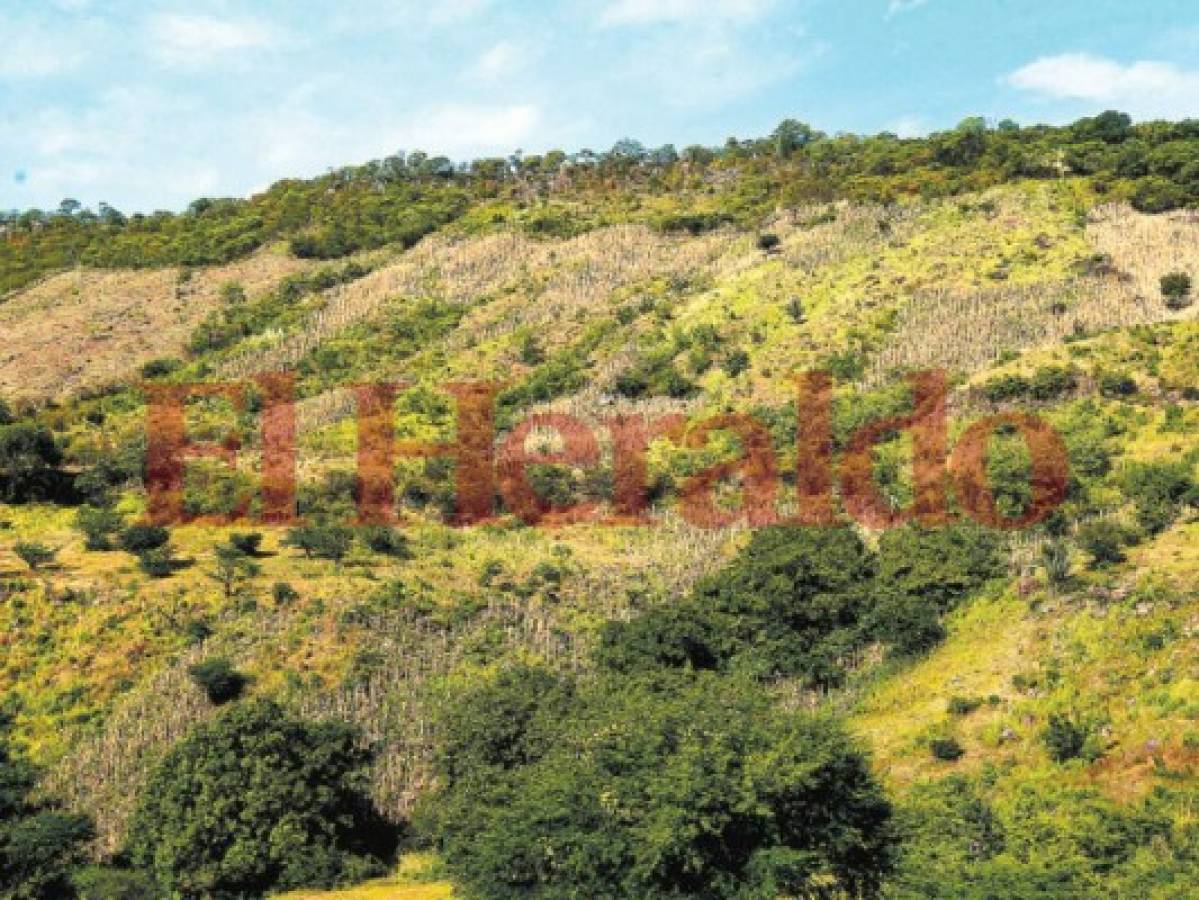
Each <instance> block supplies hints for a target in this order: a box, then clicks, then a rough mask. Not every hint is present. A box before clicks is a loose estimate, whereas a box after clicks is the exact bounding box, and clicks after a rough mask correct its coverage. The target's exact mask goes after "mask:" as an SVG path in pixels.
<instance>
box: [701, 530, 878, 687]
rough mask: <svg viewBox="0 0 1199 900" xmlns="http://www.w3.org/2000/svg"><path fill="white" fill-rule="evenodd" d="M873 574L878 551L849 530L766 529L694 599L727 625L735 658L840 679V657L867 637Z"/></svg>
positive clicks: (821, 680) (725, 651) (723, 646)
mask: <svg viewBox="0 0 1199 900" xmlns="http://www.w3.org/2000/svg"><path fill="white" fill-rule="evenodd" d="M873 575H874V560H873V558H872V555H871V554H870V552H869V551H868V550H867V549H866V547H865V545H864V544H863V543H862V541H861V539H860V538H859V537H858V536H857V534H855V533H854V532H853V531H851V530H849V529H841V528H785V527H782V528H764V529H761V530H759V531H757V532H755V533H754V535H753V536H752V537H751V538H750V541H749V543H748V544H747V545H746V547H745V549H744V550H742V551H741V552H740V553H739V554H738V555H737V557H736V558H735V559H734V560H733V561H732V562H731V563H730V564H729V565H728V566H727V567H726V568H725V569H723V570H722V571H720V572H718V573H716V574H715V575H713V576H711V577H709V578H706V579H704V580H703V581H701V582H700V583H699V584H698V585H697V586H696V588H695V591H694V594H693V598H694V603H695V604H697V605H698V607H706V609H707V610H708V611H709V612H706V613H704V615H705V616H708V615H716V616H719V617H720V621H721V622H722V623H724V624H721V625H720V628H721V642H720V644H719V645H718V646H719V650H718V652H719V654H720V655H721V656H722V657H724V659H725V661H726V662H727V663H732V662H733V661H734V659H735V660H736V662H737V664H738V666H744V667H746V668H747V669H748V670H749V671H753V672H755V673H757V674H759V675H760V676H762V677H764V678H773V677H776V676H798V677H801V678H804V679H805V680H807V681H809V682H810V683H812V684H820V685H827V684H835V683H838V682H839V681H840V680H841V679H842V677H843V675H844V673H843V670H842V667H841V664H840V660H841V659H843V658H844V657H845V656H846V654H847V653H848V652H849V651H851V650H852V649H853V648H855V647H857V646H860V645H861V644H862V643H863V642H864V640H865V639H866V633H867V629H866V613H867V610H868V607H869V594H870V588H871V584H872V578H873Z"/></svg>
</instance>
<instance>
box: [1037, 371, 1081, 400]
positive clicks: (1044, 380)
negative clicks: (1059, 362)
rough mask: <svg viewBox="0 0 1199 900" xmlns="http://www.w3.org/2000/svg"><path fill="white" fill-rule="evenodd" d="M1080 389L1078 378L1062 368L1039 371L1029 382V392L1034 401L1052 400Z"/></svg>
mask: <svg viewBox="0 0 1199 900" xmlns="http://www.w3.org/2000/svg"><path fill="white" fill-rule="evenodd" d="M1076 387H1078V378H1077V376H1076V375H1075V374H1074V373H1073V372H1072V371H1070V370H1069V369H1065V368H1062V367H1060V366H1046V367H1044V368H1042V369H1037V371H1036V372H1034V373H1033V376H1032V381H1030V382H1029V386H1028V391H1029V394H1030V395H1031V396H1032V398H1033V399H1034V400H1041V401H1045V400H1052V399H1054V398H1056V397H1060V396H1061V395H1062V394H1066V393H1069V392H1070V391H1072V390H1074V389H1075V388H1076Z"/></svg>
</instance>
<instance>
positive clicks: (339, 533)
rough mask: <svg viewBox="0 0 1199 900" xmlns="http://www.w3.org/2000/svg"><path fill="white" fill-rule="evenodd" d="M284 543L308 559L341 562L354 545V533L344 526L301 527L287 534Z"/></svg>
mask: <svg viewBox="0 0 1199 900" xmlns="http://www.w3.org/2000/svg"><path fill="white" fill-rule="evenodd" d="M284 543H285V544H286V545H287V546H288V547H294V548H295V549H297V550H301V551H303V553H304V555H305V556H307V557H315V558H317V559H331V560H333V561H334V562H341V560H342V559H344V558H345V556H346V554H348V553H349V552H350V547H351V546H352V545H353V543H354V531H353V529H352V528H348V527H346V526H344V525H300V526H298V527H296V528H293V529H291V530H290V531H288V532H287V537H286V539H285V540H284Z"/></svg>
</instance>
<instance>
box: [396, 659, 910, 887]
mask: <svg viewBox="0 0 1199 900" xmlns="http://www.w3.org/2000/svg"><path fill="white" fill-rule="evenodd" d="M474 690H475V691H477V692H478V694H479V696H477V697H471V698H470V699H469V700H467V701H466V702H468V703H469V705H470V707H471V709H472V710H475V711H476V713H475V715H472V716H471V717H470V718H468V719H466V720H462V719H461V718H458V719H457V720H453V719H451V720H449V721H447V722H446V724H445V726H444V727H445V731H446V735H447V739H448V740H449V741H450V742H451V743H454V742H457V743H459V744H465V745H467V746H470V747H471V748H473V749H472V750H471V752H470V753H468V754H465V755H463V754H461V753H459V754H456V755H455V756H454V757H453V759H454V760H455V762H456V763H457V765H455V766H454V767H452V768H451V767H448V766H446V764H445V761H444V760H443V762H442V767H441V769H440V770H439V775H440V777H441V779H442V780H441V787H440V789H439V791H438V792H437V793H435V794H433V795H432V796H430V797H429V798H427V800H426V801H425V802H424V803H423V804H422V807H421V810H420V812H419V813H418V816H417V822H418V825H419V827H420V828H421V829H422V830H423V831H424V833H426V834H428V835H430V836H431V837H432V838H433V839H434V840H435V842H436V843H437V845H438V847H439V848H440V849H441V850H442V852H443V853H444V855H445V858H446V859H447V860H448V862H449V865H450V866H451V869H452V870H453V872H454V874H455V875H456V876H457V878H458V879H459V880H460V882H461V883H462V884H463V885H464V886H465V887H466V889H467V891H468V892H469V894H470V895H471V896H478V897H482V898H517V897H544V898H567V897H679V898H682V897H733V896H736V897H746V898H761V900H768V898H769V900H773V898H775V897H778V896H809V895H813V896H814V895H816V894H817V893H819V892H821V891H824V892H826V893H828V894H830V895H831V894H835V893H836V892H838V891H842V892H846V893H848V894H850V895H852V896H872V895H874V894H875V893H877V890H878V888H879V885H880V883H881V880H882V877H883V876H884V874H885V873H886V872H887V871H888V870H889V868H890V866H891V862H892V858H893V854H892V836H891V832H890V828H889V820H890V807H889V805H888V803H887V801H886V799H885V798H884V797H883V794H882V791H881V789H880V788H879V785H878V783H877V782H876V781H875V779H874V777H873V776H872V775H871V773H870V770H869V766H868V764H867V761H866V759H865V757H864V756H863V755H862V753H861V752H860V751H859V750H858V749H857V747H856V745H855V743H854V741H853V740H852V739H851V738H850V737H849V736H848V735H847V734H846V732H845V731H844V729H843V728H842V727H841V726H840V725H839V724H838V723H837V722H835V721H833V720H831V719H829V718H826V717H821V716H808V715H794V714H790V715H783V714H781V713H779V712H778V711H777V710H775V709H774V707H773V706H772V705H771V701H770V699H769V697H768V694H767V692H765V691H763V690H762V689H761V688H760V687H759V686H758V685H756V684H754V683H752V682H746V681H743V680H735V679H729V678H726V677H723V676H718V675H716V674H714V673H701V674H699V675H695V676H692V675H689V674H685V673H674V674H670V675H663V674H661V673H660V674H659V675H657V676H654V677H652V678H648V679H632V680H630V679H624V678H617V679H612V678H608V679H603V680H601V681H600V682H598V683H595V684H590V685H587V686H585V687H582V686H581V687H580V688H579V692H580V693H579V694H577V695H576V696H575V697H574V699H573V702H572V703H571V704H570V705H569V706H568V707H566V709H565V710H564V711H560V707H561V704H562V691H564V690H569V689H568V688H564V687H560V688H556V689H554V688H551V690H550V691H549V693H548V694H547V695H546V696H547V700H546V705H545V707H541V706H540V705H537V703H536V698H537V697H538V696H539V692H543V687H542V686H541V685H534V686H530V687H529V688H528V689H526V690H524V691H520V692H518V703H517V708H518V709H519V710H521V714H520V716H519V717H518V718H517V719H516V721H515V724H509V723H512V722H513V720H512V719H511V718H509V717H506V714H507V713H508V712H509V711H510V710H511V709H512V703H513V700H512V693H513V685H512V684H511V682H504V683H497V684H495V685H483V686H479V687H476V688H475V689H474ZM530 705H532V708H531V709H530V708H529V707H530ZM493 707H494V709H495V712H494V713H492V714H491V715H493V716H494V719H495V724H494V725H488V724H484V725H483V729H484V730H485V731H487V732H488V733H489V734H494V735H498V736H499V737H500V738H501V739H500V740H499V741H498V742H496V743H493V742H491V741H486V742H484V743H483V746H482V748H481V749H479V748H477V738H476V737H475V733H476V731H477V730H478V727H479V726H478V723H477V718H478V717H483V718H485V719H486V718H488V716H489V713H488V711H489V710H491V709H492V708H493ZM463 726H465V728H466V731H465V733H463V734H461V735H460V734H459V732H458V729H459V728H461V727H463ZM493 747H498V748H500V750H501V752H499V753H493V752H491V749H492V748H493ZM464 758H466V759H469V760H470V764H469V765H465V766H464V765H462V761H463V759H464ZM818 886H819V887H818Z"/></svg>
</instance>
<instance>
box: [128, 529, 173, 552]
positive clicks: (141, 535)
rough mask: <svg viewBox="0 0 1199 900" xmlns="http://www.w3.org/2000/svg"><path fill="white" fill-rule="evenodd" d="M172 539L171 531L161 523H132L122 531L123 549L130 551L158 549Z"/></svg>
mask: <svg viewBox="0 0 1199 900" xmlns="http://www.w3.org/2000/svg"><path fill="white" fill-rule="evenodd" d="M170 539H171V533H170V532H169V531H167V530H166V529H165V528H163V527H161V526H159V525H130V526H129V527H128V528H126V529H125V530H124V531H122V532H121V549H122V550H125V551H127V552H129V553H141V552H142V551H145V550H157V549H158V548H160V547H163V546H165V545H166V542H167V541H169V540H170Z"/></svg>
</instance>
